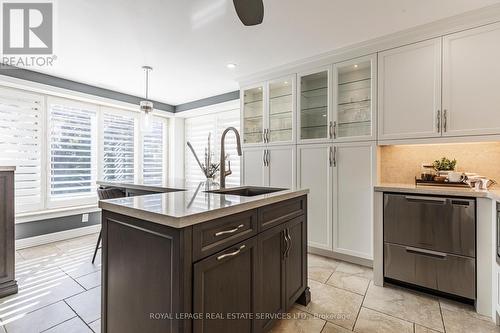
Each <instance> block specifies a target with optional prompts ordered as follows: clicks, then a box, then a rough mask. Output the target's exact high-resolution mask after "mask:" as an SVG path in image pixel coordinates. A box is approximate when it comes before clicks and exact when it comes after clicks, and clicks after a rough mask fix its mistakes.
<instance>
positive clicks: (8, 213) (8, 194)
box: [0, 171, 17, 298]
mask: <svg viewBox="0 0 500 333" xmlns="http://www.w3.org/2000/svg"><path fill="white" fill-rule="evenodd" d="M14 239H15V237H14V171H0V298H1V297H5V296H7V295H11V294H15V293H17V282H16V280H15V276H14V275H15V273H14V272H15V268H14V265H15V246H14Z"/></svg>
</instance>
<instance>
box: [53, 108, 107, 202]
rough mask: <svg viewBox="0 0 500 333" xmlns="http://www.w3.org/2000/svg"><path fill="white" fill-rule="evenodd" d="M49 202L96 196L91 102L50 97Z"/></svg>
mask: <svg viewBox="0 0 500 333" xmlns="http://www.w3.org/2000/svg"><path fill="white" fill-rule="evenodd" d="M48 106H49V136H50V139H49V142H50V156H49V159H50V189H49V199H50V201H53V202H54V201H57V200H63V199H65V201H66V202H69V200H68V199H75V201H76V200H78V201H79V203H80V204H81V203H82V201H80V200H81V199H78V198H77V197H82V196H87V197H90V196H92V197H95V195H96V185H95V180H96V170H97V167H96V166H97V159H96V145H97V130H96V129H97V121H96V115H97V109H96V106H94V105H92V104H84V103H74V102H71V101H65V100H60V99H50V100H49V103H48Z"/></svg>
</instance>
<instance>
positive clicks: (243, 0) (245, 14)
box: [233, 0, 264, 26]
mask: <svg viewBox="0 0 500 333" xmlns="http://www.w3.org/2000/svg"><path fill="white" fill-rule="evenodd" d="M233 4H234V8H235V9H236V14H238V17H239V18H240V20H241V22H242V23H243V24H244V25H246V26H249V25H257V24H261V23H262V21H263V20H264V3H263V2H262V0H233Z"/></svg>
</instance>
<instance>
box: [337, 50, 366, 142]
mask: <svg viewBox="0 0 500 333" xmlns="http://www.w3.org/2000/svg"><path fill="white" fill-rule="evenodd" d="M336 68H337V70H336V73H337V95H336V105H337V106H336V110H337V114H336V124H337V131H336V137H337V138H346V137H359V136H371V134H372V121H371V120H372V103H371V96H372V77H371V73H372V68H371V60H365V61H361V62H359V63H356V62H352V61H349V62H347V63H346V64H345V65H343V64H339V65H337V66H336Z"/></svg>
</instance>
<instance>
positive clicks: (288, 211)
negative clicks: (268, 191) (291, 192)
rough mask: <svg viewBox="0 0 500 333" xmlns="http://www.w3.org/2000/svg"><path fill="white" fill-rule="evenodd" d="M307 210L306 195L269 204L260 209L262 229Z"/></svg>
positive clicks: (302, 213)
mask: <svg viewBox="0 0 500 333" xmlns="http://www.w3.org/2000/svg"><path fill="white" fill-rule="evenodd" d="M305 212H306V196H302V197H299V198H295V199H290V200H286V201H282V202H278V203H275V204H272V205H268V206H265V207H262V208H260V209H259V223H260V230H266V229H269V228H272V227H274V226H276V225H278V224H281V223H283V222H286V221H289V220H291V219H293V218H295V217H297V216H300V215H304V214H305Z"/></svg>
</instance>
